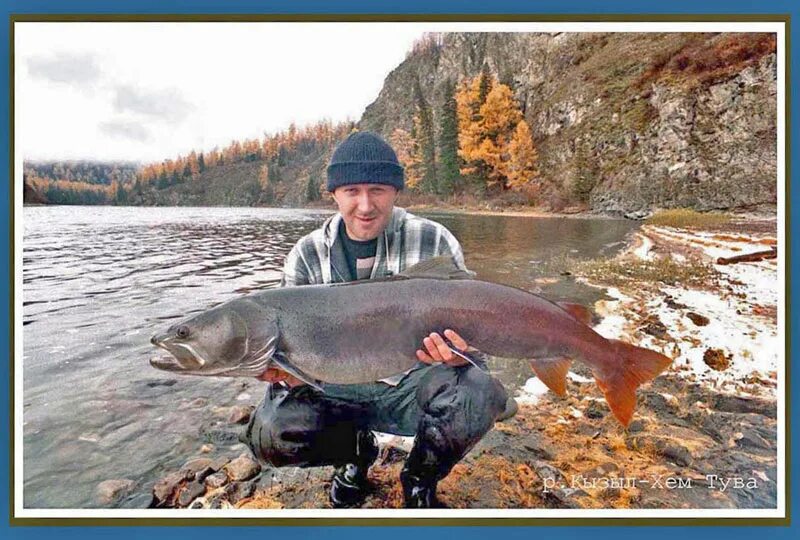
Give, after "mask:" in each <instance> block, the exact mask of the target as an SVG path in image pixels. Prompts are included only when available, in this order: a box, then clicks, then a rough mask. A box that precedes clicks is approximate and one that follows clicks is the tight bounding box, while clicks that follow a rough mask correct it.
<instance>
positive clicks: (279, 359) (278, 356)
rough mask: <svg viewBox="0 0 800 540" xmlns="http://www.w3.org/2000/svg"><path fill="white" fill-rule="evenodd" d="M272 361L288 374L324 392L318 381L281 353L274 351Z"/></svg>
mask: <svg viewBox="0 0 800 540" xmlns="http://www.w3.org/2000/svg"><path fill="white" fill-rule="evenodd" d="M272 363H273V364H275V366H277V367H278V368H280V369H282V370H283V371H285V372H286V373H288V374H289V375H292V376H294V377H297V378H298V379H300V380H301V381H303V382H304V383H306V384H307V385H309V386H311V387H312V388H314V389H316V390H319V391H320V392H325V390H324V389H323V388H322V384H321V382H320V381H318V380H316V379H315V378H313V377H312V376H310V375H308V374H307V373H304V372H303V371H302V370H301V369H300V368H298V367H296V366H295V365H293V364H292V363H291V362H289V360H288V359H287V358H286V357H285V356H284V355H283V354H282V353H280V352H278V353H275V354H274V355H273V356H272Z"/></svg>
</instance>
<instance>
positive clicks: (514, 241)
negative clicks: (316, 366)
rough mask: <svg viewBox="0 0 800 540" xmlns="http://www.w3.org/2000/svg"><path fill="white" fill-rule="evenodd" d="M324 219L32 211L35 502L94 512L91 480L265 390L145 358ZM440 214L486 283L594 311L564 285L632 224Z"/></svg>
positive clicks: (137, 466)
mask: <svg viewBox="0 0 800 540" xmlns="http://www.w3.org/2000/svg"><path fill="white" fill-rule="evenodd" d="M325 217H326V214H325V213H324V212H317V211H310V210H282V209H253V208H113V207H26V208H25V209H24V212H23V222H24V238H23V264H22V278H23V288H22V300H23V310H22V322H23V325H24V326H23V336H22V337H23V358H22V365H23V380H24V393H23V397H24V400H23V422H24V429H23V432H24V433H23V436H24V483H25V485H24V504H25V506H26V507H34V508H38V507H89V506H94V505H96V504H97V502H96V501H95V500H94V489H95V486H96V485H97V483H99V482H100V481H102V480H106V479H109V478H130V479H134V480H136V481H137V482H138V483H139V489H142V490H145V489H146V486H147V485H148V482H149V483H150V484H152V482H153V481H154V480H155V479H156V478H157V477H158V475H160V474H163V473H164V472H165V471H167V470H170V469H173V468H175V467H177V466H179V465H180V464H181V463H182V462H183V461H184V460H185V459H186V458H187V457H188V456H189V455H191V454H192V452H196V451H197V447H198V443H199V442H201V441H202V437H203V436H204V435H203V434H201V433H200V427H199V426H201V424H202V423H203V422H206V421H207V420H208V418H209V417H211V416H213V414H215V411H216V410H218V408H219V407H221V406H226V405H231V404H234V403H236V402H237V399H238V400H241V399H243V394H242V392H244V391H245V390H247V391H249V392H253V393H257V392H259V391H261V387H262V385H260V383H253V382H251V381H248V382H246V383H245V382H243V381H242V380H241V379H221V378H220V379H214V378H202V377H180V376H169V374H165V373H163V372H158V371H156V370H154V369H153V368H151V367H150V365H149V364H148V359H149V358H150V357H151V356H152V355H153V354H154V350H153V348H152V346H151V345H150V344H149V338H150V336H151V335H152V334H153V333H154V332H155V331H156V330H158V329H160V328H161V327H163V325H164V322H165V321H168V320H171V319H175V318H179V317H184V316H186V315H187V314H191V313H196V312H199V311H202V310H204V309H207V308H208V307H210V306H212V305H215V304H218V303H220V302H223V301H226V300H229V299H231V298H233V297H235V296H238V295H241V294H245V293H247V292H249V291H253V290H257V289H263V288H267V287H274V286H276V285H277V283H278V281H279V280H280V268H281V266H282V263H283V258H284V257H285V255H286V253H287V252H288V251H289V249H290V248H291V247H292V246H293V245H294V243H295V242H296V241H297V240H298V239H299V238H300V237H301V236H303V235H304V234H306V233H308V232H310V231H311V230H313V229H314V228H316V227H318V226H319V224H321V223H322V221H323V220H324V219H325ZM429 217H432V218H434V219H436V220H438V221H440V222H442V223H444V224H445V225H446V226H447V227H448V228H450V230H451V231H453V233H454V234H455V235H456V236H457V237H458V238H459V239H460V240H461V242H462V244H463V246H464V250H465V253H466V257H467V264H468V266H469V267H470V268H471V269H473V270H475V271H477V272H478V274H479V277H480V278H482V279H486V280H490V281H496V282H499V283H506V284H509V285H514V286H517V287H520V288H525V289H528V290H531V291H540V292H542V293H543V294H545V295H547V296H550V297H559V298H569V299H572V300H574V301H579V302H584V303H588V302H591V301H593V300H594V299H596V298H598V297H599V294H600V293H599V292H598V291H596V290H593V289H589V288H586V287H581V286H578V285H576V284H575V283H574V282H573V281H572V280H570V279H569V278H564V277H562V276H560V275H559V274H560V272H561V271H562V270H563V269H564V268H563V261H565V260H567V259H566V258H565V256H566V257H587V256H590V257H593V256H596V255H598V254H601V253H610V252H611V251H613V249H614V248H616V247H619V246H620V245H621V242H622V241H623V239H624V237H625V235H626V234H627V233H628V232H629V231H630V230H631V229H632V227H633V225H632V224H630V223H628V222H622V221H614V220H582V219H534V218H519V217H494V216H464V215H444V214H442V215H430V216H429ZM553 261H561V263H560V264H561V266H559V264H553ZM541 278H558V279H557V281H556V282H555V283H550V282H549V281H548V280H542V279H541ZM17 316H19V314H17ZM19 360H20V359H17V362H18V363H17V366H18V367H19V365H20V364H19ZM520 364H522V363H519V362H517V363H513V364H511V363H508V362H502V363H501V362H498V363H497V364H496V365H495V366H494V368H495V370H496V371H497V373H498V376H499V377H500V378H501V379H502V380H503V381H504V382H505V383H506V384H507V385H515V384H519V383H521V382H524V379H525V378H526V377H527V376H528V375H529V374H528V371H527V368H525V369H523V368H522V367H521V366H520ZM248 388H249V390H248ZM246 397H248V398H252V397H253V396H246ZM256 397H257V396H256Z"/></svg>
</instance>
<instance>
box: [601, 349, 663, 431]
mask: <svg viewBox="0 0 800 540" xmlns="http://www.w3.org/2000/svg"><path fill="white" fill-rule="evenodd" d="M609 342H610V344H611V347H612V350H613V352H612V355H613V362H612V364H611V365H612V366H613V367H612V368H611V369H607V370H604V371H605V372H604V373H603V374H602V375H596V377H595V378H596V380H597V385H598V386H599V387H600V389H601V390H602V391H603V394H605V398H606V402H607V403H608V406H609V408H610V409H611V412H612V413H614V416H615V417H616V418H617V420H619V421H620V423H621V424H622V425H623V426H625V427H628V424H629V423H630V421H631V418H632V417H633V410H634V408H635V407H636V389H637V388H638V387H639V385H641V384H642V383H644V382H647V381H649V380H651V379H654V378H655V377H656V376H657V375H658V374H659V373H661V372H662V371H664V370H665V369H666V368H667V366H669V365H670V364H671V363H672V359H671V358H669V357H667V356H664V355H663V354H661V353H657V352H655V351H651V350H650V349H645V348H644V347H637V346H635V345H631V344H629V343H625V342H623V341H617V340H615V339H610V340H609Z"/></svg>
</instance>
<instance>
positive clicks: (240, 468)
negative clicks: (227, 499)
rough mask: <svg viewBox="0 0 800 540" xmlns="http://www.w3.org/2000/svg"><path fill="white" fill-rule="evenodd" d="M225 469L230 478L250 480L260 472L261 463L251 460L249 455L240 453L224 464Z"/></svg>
mask: <svg viewBox="0 0 800 540" xmlns="http://www.w3.org/2000/svg"><path fill="white" fill-rule="evenodd" d="M225 470H226V471H227V473H228V476H229V477H230V479H231V480H234V481H241V480H250V479H251V478H253V477H254V476H255V475H257V474H258V473H260V472H261V465H259V464H258V463H256V462H255V461H253V459H252V458H250V457H249V456H247V455H245V454H242V455H241V456H239V457H238V458H236V459H234V460H233V461H231V462H230V463H228V464H227V465H225Z"/></svg>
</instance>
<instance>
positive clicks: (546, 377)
mask: <svg viewBox="0 0 800 540" xmlns="http://www.w3.org/2000/svg"><path fill="white" fill-rule="evenodd" d="M471 278H472V276H471V275H469V274H467V273H466V272H463V271H461V270H459V269H458V268H456V267H455V265H454V264H453V261H452V259H450V258H446V257H438V258H435V259H430V260H428V261H425V262H422V263H420V264H419V265H416V266H414V267H412V268H410V269H409V270H407V271H406V272H404V273H403V274H400V275H398V276H394V277H391V278H387V279H380V280H369V281H357V282H351V283H342V284H334V285H308V286H304V287H291V288H281V289H270V290H267V291H263V292H259V293H255V294H250V295H247V296H243V297H241V298H237V299H234V300H231V301H229V302H226V303H224V304H221V305H219V306H216V307H214V308H212V309H209V310H208V311H205V312H203V313H201V314H199V315H196V316H194V317H191V318H189V319H187V320H185V321H182V322H179V323H177V324H175V325H173V326H171V327H170V328H169V329H168V330H167V331H166V332H165V333H163V334H159V335H156V336H154V337H153V338H152V340H151V341H152V343H153V344H154V345H157V346H158V347H161V348H163V349H166V350H167V351H169V352H170V353H171V354H172V356H173V357H174V358H159V359H153V360H151V364H152V365H153V366H154V367H157V368H159V369H163V370H167V371H173V372H180V373H187V374H195V375H217V376H253V377H258V376H259V375H261V374H263V373H264V371H266V370H267V369H268V368H270V367H274V368H280V369H283V370H285V371H287V372H289V373H291V374H293V375H295V376H296V377H298V378H300V379H302V380H304V381H306V382H308V383H310V384H314V385H318V386H319V382H320V381H322V382H328V383H338V384H356V383H365V382H372V381H377V380H380V379H383V378H386V377H389V376H391V375H395V374H397V373H401V372H403V371H406V370H408V369H409V368H411V367H412V366H414V365H415V364H416V362H417V359H416V355H415V352H416V350H417V349H418V348H419V347H420V344H421V343H422V340H423V338H424V337H425V336H427V335H428V334H430V333H431V332H439V333H441V332H443V330H444V329H446V328H451V329H453V330H454V331H456V332H457V333H458V334H460V335H461V336H462V337H463V338H464V339H465V340H466V342H467V343H469V344H470V345H471V346H473V347H475V348H477V349H479V350H481V351H483V352H485V353H488V354H491V355H494V356H500V357H506V358H523V359H529V360H530V361H531V366H532V367H533V369H534V371H535V372H536V374H537V375H538V376H539V378H540V379H541V380H542V381H543V382H544V383H545V384H546V385H547V386H548V387H549V388H550V389H551V390H553V391H554V392H556V393H558V394H561V395H563V394H564V393H565V391H566V375H567V372H568V369H569V366H570V363H571V361H572V360H573V359H577V360H581V361H583V362H584V363H586V364H587V365H588V366H589V367H591V369H592V372H593V373H594V376H595V379H596V381H597V384H598V385H599V387H600V389H601V390H602V391H603V393H604V394H605V398H606V401H607V402H608V405H609V407H610V408H611V411H612V412H613V413H614V415H615V416H616V417H617V419H618V420H619V421H620V422H621V423H622V424H623V425H626V426H627V425H628V423H629V422H630V420H631V417H632V415H633V410H634V407H635V405H636V394H635V392H636V388H637V387H638V386H639V385H640V384H642V383H643V382H645V381H648V380H650V379H652V378H654V377H655V376H657V375H658V374H659V373H661V371H663V370H664V369H665V368H666V367H667V366H669V364H670V362H671V359H670V358H667V357H666V356H664V355H662V354H659V353H657V352H654V351H651V350H648V349H644V348H641V347H636V346H633V345H630V344H627V343H624V342H622V341H616V340H613V339H606V338H604V337H603V336H601V335H600V334H598V333H597V332H595V331H594V330H592V328H590V327H589V326H588V325H587V324H586V321H585V320H582V319H583V317H581V316H580V312H579V311H578V310H575V309H571V308H569V307H568V308H567V309H565V308H564V307H562V306H561V305H559V304H556V303H554V302H551V301H549V300H547V299H545V298H542V297H541V296H538V295H536V294H532V293H529V292H527V291H523V290H521V289H516V288H513V287H508V286H505V285H498V284H495V283H489V282H485V281H479V280H475V279H471ZM321 386H324V385H321Z"/></svg>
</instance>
